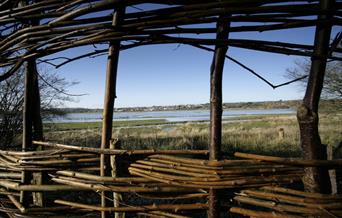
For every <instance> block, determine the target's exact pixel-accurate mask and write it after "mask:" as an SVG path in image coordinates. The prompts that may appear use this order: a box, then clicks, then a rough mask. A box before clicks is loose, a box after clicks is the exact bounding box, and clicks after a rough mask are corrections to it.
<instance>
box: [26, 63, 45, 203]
mask: <svg viewBox="0 0 342 218" xmlns="http://www.w3.org/2000/svg"><path fill="white" fill-rule="evenodd" d="M29 61H30V62H32V63H31V65H32V67H31V68H30V70H32V71H33V87H32V88H33V89H32V95H33V96H34V99H33V105H32V107H33V111H32V119H33V120H32V121H33V139H34V140H37V141H42V140H43V122H42V117H41V115H40V93H39V82H38V71H37V63H36V60H35V59H31V60H29ZM33 147H34V148H35V150H42V147H41V146H39V147H36V146H33ZM32 177H33V178H32V180H33V181H32V183H33V184H36V185H41V184H43V177H44V175H43V173H33V174H32ZM32 197H33V204H34V205H35V206H39V207H43V206H44V196H43V192H34V193H32Z"/></svg>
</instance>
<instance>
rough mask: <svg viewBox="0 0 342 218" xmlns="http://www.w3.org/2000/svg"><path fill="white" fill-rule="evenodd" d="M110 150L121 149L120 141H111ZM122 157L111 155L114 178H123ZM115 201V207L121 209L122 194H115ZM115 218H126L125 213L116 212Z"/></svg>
mask: <svg viewBox="0 0 342 218" xmlns="http://www.w3.org/2000/svg"><path fill="white" fill-rule="evenodd" d="M110 149H121V141H120V140H113V139H112V140H111V142H110ZM120 161H121V159H120V155H111V156H110V165H111V168H112V177H113V178H118V177H120V176H122V169H121V166H120ZM113 200H114V202H113V203H114V205H113V206H114V207H119V206H120V202H122V200H123V198H122V194H121V193H117V192H113ZM114 218H125V213H119V212H115V213H114Z"/></svg>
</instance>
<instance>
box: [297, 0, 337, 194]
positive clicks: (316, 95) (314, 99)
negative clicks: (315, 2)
mask: <svg viewBox="0 0 342 218" xmlns="http://www.w3.org/2000/svg"><path fill="white" fill-rule="evenodd" d="M334 3H335V1H334V0H321V1H320V5H321V9H322V10H326V11H328V10H331V9H333V8H334ZM330 18H331V15H329V13H327V14H321V15H319V16H318V19H319V20H320V21H321V22H319V23H318V24H317V26H316V32H315V44H314V55H313V57H312V59H311V60H312V63H311V68H310V75H309V79H308V85H307V89H306V93H305V96H304V99H303V102H302V104H301V105H300V106H299V108H298V111H297V119H298V123H299V128H300V137H301V146H302V149H303V157H304V159H308V160H312V159H318V160H319V159H322V160H323V159H326V158H327V157H326V147H325V146H324V145H322V143H321V139H320V136H319V131H318V121H319V118H318V104H319V99H320V95H321V92H322V88H323V81H324V73H325V68H326V63H327V55H328V51H329V41H330V34H331V25H330V24H329V23H328V22H324V21H328V20H329V19H330ZM303 182H304V185H305V189H306V190H307V191H310V192H321V193H329V192H330V181H329V174H328V171H327V170H325V169H322V168H319V167H308V168H305V175H304V178H303Z"/></svg>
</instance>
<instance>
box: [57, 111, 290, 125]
mask: <svg viewBox="0 0 342 218" xmlns="http://www.w3.org/2000/svg"><path fill="white" fill-rule="evenodd" d="M209 114H210V112H209V110H184V111H148V112H115V113H114V120H150V119H166V120H167V121H169V122H180V121H206V120H209ZM277 114H295V110H293V109H231V110H224V111H223V119H229V118H236V117H243V116H251V115H277ZM101 120H102V114H101V113H69V114H67V115H66V116H62V117H55V118H53V119H52V122H57V123H62V122H97V121H101Z"/></svg>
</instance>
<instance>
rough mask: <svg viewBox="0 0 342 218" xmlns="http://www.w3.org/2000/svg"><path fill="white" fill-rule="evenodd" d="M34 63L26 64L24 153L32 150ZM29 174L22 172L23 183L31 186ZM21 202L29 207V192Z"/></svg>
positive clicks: (25, 193) (23, 194) (21, 196)
mask: <svg viewBox="0 0 342 218" xmlns="http://www.w3.org/2000/svg"><path fill="white" fill-rule="evenodd" d="M33 67H34V66H33V62H32V61H28V62H27V64H26V72H25V81H24V83H25V84H24V87H25V88H24V105H23V144H22V151H27V150H28V149H30V148H32V112H33V99H34V96H33V86H34V72H33V70H32V68H33ZM30 177H31V176H30V174H29V173H28V172H25V171H23V172H22V179H21V182H22V183H23V184H29V183H30V181H31V178H30ZM20 202H21V203H22V204H23V206H24V207H26V206H28V205H29V196H28V193H27V192H24V191H22V192H21V193H20Z"/></svg>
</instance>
